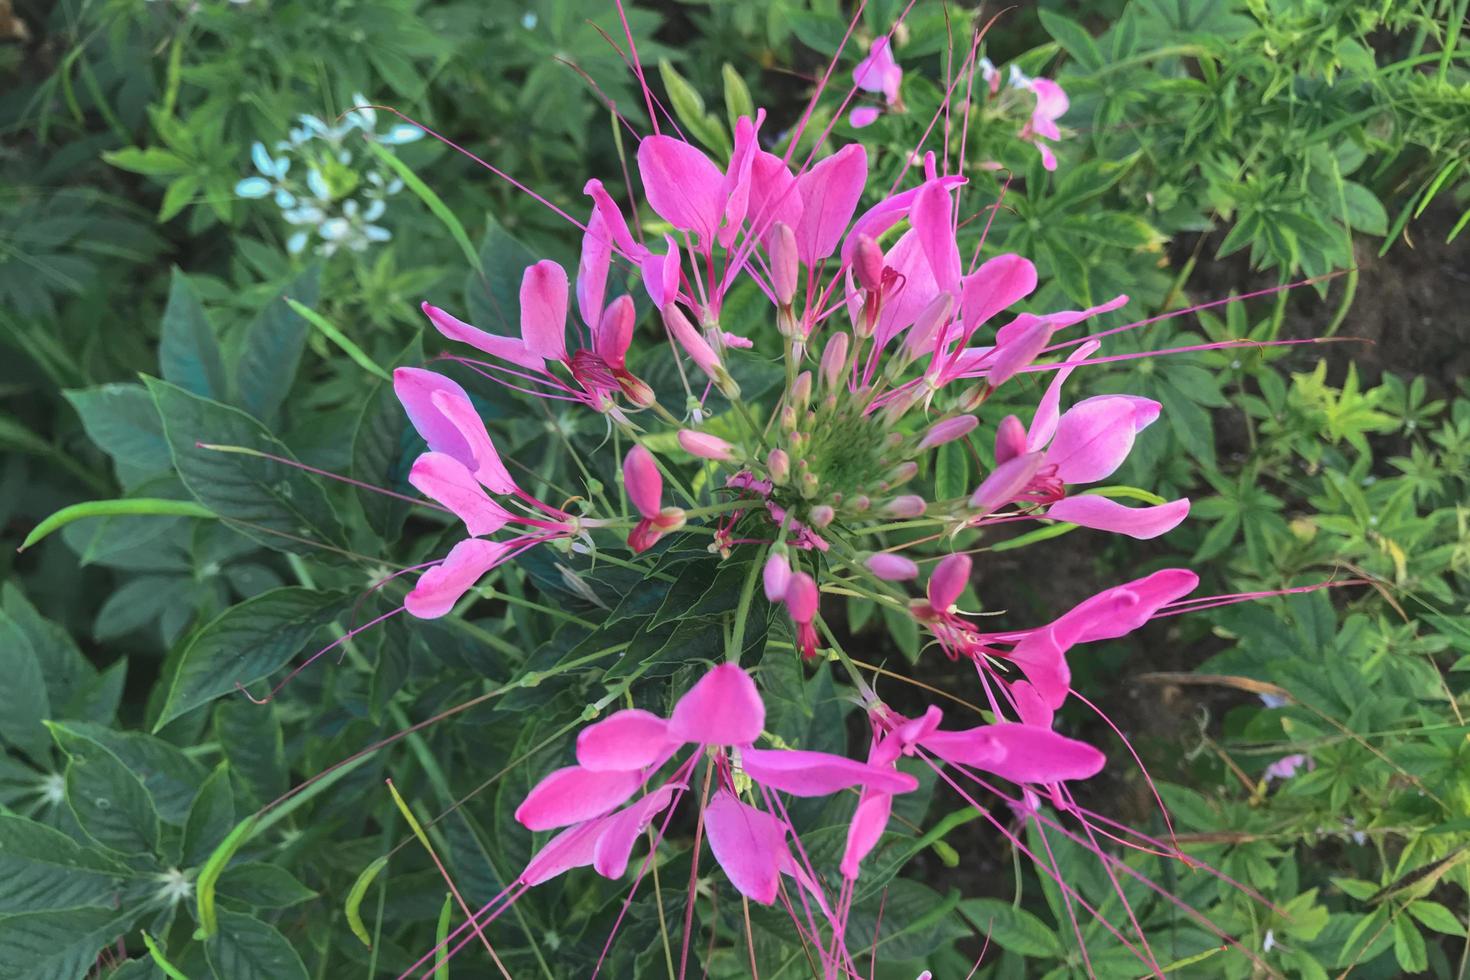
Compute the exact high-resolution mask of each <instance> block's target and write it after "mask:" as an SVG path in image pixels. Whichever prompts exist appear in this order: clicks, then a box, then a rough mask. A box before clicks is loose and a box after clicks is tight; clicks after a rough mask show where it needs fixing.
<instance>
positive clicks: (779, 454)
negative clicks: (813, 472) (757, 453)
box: [766, 449, 791, 486]
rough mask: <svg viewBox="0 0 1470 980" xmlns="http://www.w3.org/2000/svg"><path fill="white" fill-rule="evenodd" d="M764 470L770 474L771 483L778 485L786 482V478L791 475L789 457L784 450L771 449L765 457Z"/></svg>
mask: <svg viewBox="0 0 1470 980" xmlns="http://www.w3.org/2000/svg"><path fill="white" fill-rule="evenodd" d="M766 472H767V473H768V474H770V477H771V482H772V483H774V484H777V485H778V486H779V485H780V484H782V483H785V482H786V478H787V477H788V476H790V475H791V457H790V456H787V455H786V450H784V449H772V450H771V452H770V455H768V456H767V457H766Z"/></svg>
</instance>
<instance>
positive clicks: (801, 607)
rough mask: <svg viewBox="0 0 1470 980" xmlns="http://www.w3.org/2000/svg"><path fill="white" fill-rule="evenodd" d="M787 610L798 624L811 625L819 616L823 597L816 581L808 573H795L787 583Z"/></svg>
mask: <svg viewBox="0 0 1470 980" xmlns="http://www.w3.org/2000/svg"><path fill="white" fill-rule="evenodd" d="M784 598H785V600H786V610H787V611H788V612H789V613H791V618H792V619H793V620H795V621H796V622H798V623H810V622H811V621H812V620H813V619H815V618H816V615H817V606H818V605H819V604H820V602H821V595H820V593H819V592H818V591H817V583H816V580H815V579H813V578H812V577H811V576H810V575H808V574H807V573H806V572H793V573H792V574H791V581H789V582H787V583H786V595H785V597H784Z"/></svg>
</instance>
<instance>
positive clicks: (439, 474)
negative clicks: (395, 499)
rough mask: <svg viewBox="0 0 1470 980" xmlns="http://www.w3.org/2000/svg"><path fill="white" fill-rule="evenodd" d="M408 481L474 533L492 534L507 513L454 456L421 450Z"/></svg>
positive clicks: (505, 522)
mask: <svg viewBox="0 0 1470 980" xmlns="http://www.w3.org/2000/svg"><path fill="white" fill-rule="evenodd" d="M408 482H409V484H410V485H412V486H413V488H414V489H415V490H417V491H419V492H420V493H422V494H423V495H424V496H425V497H428V498H429V499H430V500H432V501H434V502H436V503H438V504H440V505H442V506H444V507H448V508H449V509H450V511H452V512H453V513H454V516H456V517H458V518H459V519H460V520H462V521H464V524H465V528H466V529H467V530H468V531H469V532H470V534H472V535H474V536H475V537H477V538H478V537H483V536H484V535H487V534H494V533H495V532H496V531H498V530H500V529H501V528H503V527H505V525H506V524H507V523H509V521H510V514H509V513H507V511H506V510H505V508H504V507H501V506H500V505H499V504H498V503H496V502H495V501H494V500H491V499H490V497H489V496H488V495H487V494H486V493H485V490H484V488H483V487H481V486H480V481H478V480H476V479H475V475H474V474H473V473H471V472H470V470H469V467H467V466H465V465H464V464H463V463H461V462H460V461H459V460H457V459H455V458H454V457H453V456H449V455H446V454H444V453H424V454H423V455H421V456H419V458H418V459H416V460H414V462H413V467H412V468H411V469H410V470H409V471H408Z"/></svg>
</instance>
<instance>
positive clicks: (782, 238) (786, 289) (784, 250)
mask: <svg viewBox="0 0 1470 980" xmlns="http://www.w3.org/2000/svg"><path fill="white" fill-rule="evenodd" d="M768 247H769V248H770V254H771V286H772V288H773V289H774V290H775V293H776V302H777V303H780V304H781V305H782V306H790V305H791V300H792V298H793V297H794V296H795V295H796V279H797V275H798V272H799V270H798V268H797V264H796V232H794V231H792V230H791V226H790V225H788V224H786V223H785V222H782V221H778V222H776V223H775V224H774V225H772V226H771V235H770V238H769V239H768Z"/></svg>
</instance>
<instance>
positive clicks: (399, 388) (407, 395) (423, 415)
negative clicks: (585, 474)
mask: <svg viewBox="0 0 1470 980" xmlns="http://www.w3.org/2000/svg"><path fill="white" fill-rule="evenodd" d="M436 391H446V392H449V393H450V394H453V395H457V396H459V397H460V398H463V399H464V400H465V401H469V400H470V396H469V395H467V394H465V390H464V389H463V388H461V387H460V386H459V385H458V384H456V383H455V382H454V381H452V380H450V379H449V378H446V377H444V375H442V374H435V373H434V372H433V371H425V370H424V369H423V368H411V367H401V368H395V369H394V371H393V394H395V395H397V396H398V401H399V403H400V404H401V405H403V410H404V411H405V412H407V413H408V420H409V421H410V422H412V423H413V427H414V429H416V430H417V431H418V434H419V435H421V436H423V437H424V442H427V443H428V444H429V449H430V450H431V451H433V452H436V453H444V454H446V455H448V456H453V457H454V458H455V459H457V460H459V461H460V462H461V463H464V464H465V465H466V466H473V465H474V461H475V456H474V453H473V452H471V450H470V444H469V443H468V442H467V441H466V440H465V437H464V436H463V435H461V434H460V431H459V427H458V426H456V425H455V424H454V423H453V422H451V421H450V420H449V419H448V418H446V417H445V415H444V413H443V412H441V411H440V410H439V409H438V407H437V406H436V405H435V404H434V402H433V397H434V392H436Z"/></svg>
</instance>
